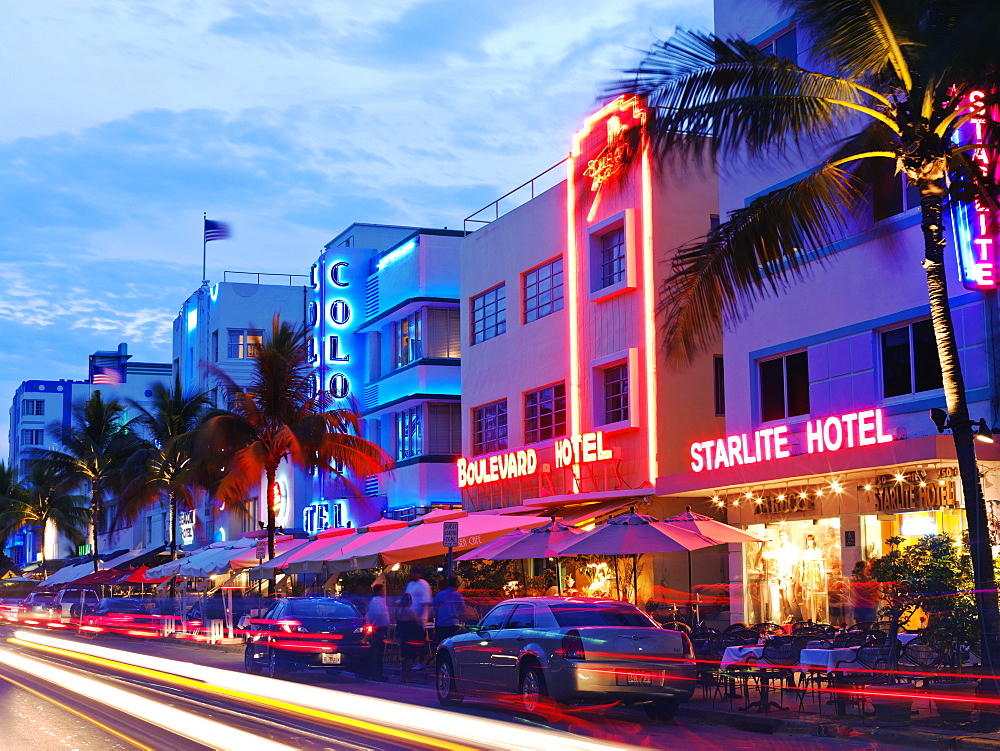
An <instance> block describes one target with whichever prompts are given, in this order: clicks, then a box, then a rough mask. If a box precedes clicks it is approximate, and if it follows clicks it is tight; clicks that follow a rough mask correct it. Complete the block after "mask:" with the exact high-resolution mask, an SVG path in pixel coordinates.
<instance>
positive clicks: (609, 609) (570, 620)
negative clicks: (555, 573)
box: [552, 602, 656, 628]
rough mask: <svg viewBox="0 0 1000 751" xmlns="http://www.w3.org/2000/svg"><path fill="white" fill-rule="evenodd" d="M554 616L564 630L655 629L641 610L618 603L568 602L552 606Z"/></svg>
mask: <svg viewBox="0 0 1000 751" xmlns="http://www.w3.org/2000/svg"><path fill="white" fill-rule="evenodd" d="M552 615H554V616H555V618H556V623H558V624H559V625H560V626H561V627H563V628H568V627H575V626H633V627H638V628H650V627H655V626H656V624H655V623H654V622H653V621H652V620H650V618H649V616H647V615H646V614H645V613H643V612H642V611H641V610H639V608H636V607H633V606H631V605H622V604H618V603H614V604H611V603H608V604H603V603H593V602H566V603H559V604H558V605H553V606H552Z"/></svg>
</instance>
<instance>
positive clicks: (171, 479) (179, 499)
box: [116, 375, 211, 560]
mask: <svg viewBox="0 0 1000 751" xmlns="http://www.w3.org/2000/svg"><path fill="white" fill-rule="evenodd" d="M152 392H153V395H152V397H151V401H152V404H151V406H150V408H149V409H147V408H146V407H145V406H144V405H142V404H140V403H139V402H137V401H135V400H133V399H129V400H128V404H129V406H130V407H132V408H133V409H135V410H136V411H137V412H138V416H137V417H135V419H134V420H133V421H132V423H133V424H134V425H136V426H137V427H140V428H142V429H143V430H144V432H145V434H146V437H147V439H148V440H146V441H144V442H143V443H142V444H141V445H140V446H139V447H138V448H137V449H136V450H135V452H134V453H132V454H131V455H130V456H129V457H128V459H127V460H126V462H125V463H124V465H123V466H122V468H121V472H120V474H119V477H120V484H119V505H118V509H117V517H116V518H121V519H126V520H128V521H134V520H135V518H136V517H137V516H138V515H139V513H140V512H141V511H142V510H143V509H144V508H146V507H148V506H150V505H151V504H153V503H155V502H157V501H158V500H160V499H161V498H162V497H163V495H164V494H165V495H166V496H167V499H168V501H169V504H170V558H171V560H173V559H175V558H176V557H177V513H178V508H179V506H180V505H181V504H183V505H184V507H185V508H190V507H191V504H192V492H191V491H192V487H193V486H194V484H195V477H194V466H193V449H194V438H193V432H192V431H194V429H195V428H196V427H198V424H199V422H200V421H201V419H202V416H203V414H204V412H205V410H206V409H207V408H208V407H209V406H211V402H210V401H209V399H208V396H207V395H206V394H192V393H188V392H185V391H184V389H183V388H182V387H181V380H180V375H175V376H174V382H173V386H172V387H169V386H167V385H166V384H165V383H156V384H154V385H153V387H152Z"/></svg>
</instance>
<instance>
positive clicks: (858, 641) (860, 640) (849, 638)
mask: <svg viewBox="0 0 1000 751" xmlns="http://www.w3.org/2000/svg"><path fill="white" fill-rule="evenodd" d="M867 638H868V637H867V636H866V632H864V631H842V632H841V633H839V634H835V635H834V637H833V648H834V649H845V648H847V647H860V646H861V645H862V644H864V643H865V641H866V639H867Z"/></svg>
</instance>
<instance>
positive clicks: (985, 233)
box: [950, 91, 1000, 289]
mask: <svg viewBox="0 0 1000 751" xmlns="http://www.w3.org/2000/svg"><path fill="white" fill-rule="evenodd" d="M985 96H986V93H985V92H983V91H971V92H969V95H968V96H967V97H966V102H967V103H968V111H967V114H969V115H972V116H971V117H970V118H969V119H968V120H967V121H966V122H965V123H964V124H963V125H962V126H961V127H960V128H958V130H957V132H956V134H955V140H956V141H957V142H958V143H960V144H981V143H983V140H984V135H985V134H984V129H985V125H986V106H985V105H984V104H983V99H984V98H985ZM972 161H973V163H974V164H975V165H976V166H977V167H978V168H979V170H980V172H982V174H983V175H987V176H988V175H990V174H991V173H992V172H993V171H994V170H995V168H996V165H995V164H994V161H993V159H992V158H991V156H990V154H989V153H988V152H987V151H986V149H984V148H974V149H973V150H972ZM950 207H951V219H952V226H953V227H954V230H955V249H956V252H957V253H958V265H959V273H960V274H961V276H962V284H963V285H964V286H965V287H966V288H967V289H996V287H997V283H998V277H1000V274H998V270H997V251H996V231H995V228H994V227H993V226H992V225H993V221H992V217H991V216H990V211H989V208H988V207H987V206H986V205H985V204H984V203H983V202H982V201H981V200H980V198H979V197H978V196H977V197H976V198H975V199H974V200H973V201H971V202H967V203H966V202H963V201H960V200H958V199H957V198H954V197H953V198H952V199H951V201H950Z"/></svg>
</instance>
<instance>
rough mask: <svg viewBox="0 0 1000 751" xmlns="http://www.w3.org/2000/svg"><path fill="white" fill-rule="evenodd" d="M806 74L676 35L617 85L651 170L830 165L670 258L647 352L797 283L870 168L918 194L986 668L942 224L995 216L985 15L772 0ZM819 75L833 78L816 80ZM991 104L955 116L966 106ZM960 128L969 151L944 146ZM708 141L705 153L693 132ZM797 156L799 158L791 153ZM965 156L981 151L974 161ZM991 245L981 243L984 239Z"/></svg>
mask: <svg viewBox="0 0 1000 751" xmlns="http://www.w3.org/2000/svg"><path fill="white" fill-rule="evenodd" d="M781 5H782V7H783V8H784V9H785V10H787V11H788V12H789V13H790V14H791V15H792V17H793V19H794V22H795V25H796V27H797V29H798V32H799V34H800V38H802V39H808V40H809V42H810V48H809V53H810V56H811V58H812V59H813V60H814V61H815V63H816V69H814V70H810V69H807V68H804V67H800V66H799V65H798V64H797V63H796V62H793V61H791V60H788V59H786V58H780V57H777V56H775V55H772V54H767V53H764V52H761V51H760V50H758V49H757V48H756V47H755V46H754V45H752V44H750V43H748V42H746V41H744V40H742V39H723V38H720V37H718V36H715V35H712V34H706V33H697V32H690V31H680V32H678V33H677V34H676V35H675V36H674V37H673V38H672V39H670V40H668V41H666V42H662V43H658V44H657V45H655V46H654V47H653V49H652V50H651V51H650V52H649V53H648V54H647V56H646V58H645V59H644V61H643V62H642V63H641V64H640V66H639V67H638V68H636V69H634V70H631V71H627V76H628V77H627V79H624V81H623V82H622V83H620V84H618V85H616V86H615V87H613V90H614V92H615V93H620V92H629V93H636V94H640V95H643V96H644V97H645V98H646V100H647V103H648V104H649V106H650V120H649V126H648V128H649V135H650V142H651V146H652V148H653V150H654V152H655V153H656V155H657V156H658V158H659V159H660V161H661V162H664V161H666V160H668V159H671V158H674V157H677V156H680V157H682V158H692V159H694V160H695V161H696V162H697V161H699V160H700V161H701V162H702V164H705V163H706V162H707V161H713V160H714V158H715V157H729V158H732V159H734V160H745V162H748V163H750V164H753V163H754V162H756V163H757V164H767V163H773V162H774V161H775V160H777V159H781V158H782V157H798V156H800V155H801V153H802V152H805V151H807V150H808V149H810V148H815V147H816V145H817V144H828V145H830V146H829V153H828V154H827V155H826V158H825V159H823V160H822V161H821V162H820V163H819V164H817V165H816V166H815V169H813V170H811V171H810V172H809V173H808V174H806V175H805V176H804V177H801V178H799V179H797V180H794V181H793V182H791V183H790V184H786V185H784V186H782V187H780V188H778V189H775V190H772V191H771V192H769V193H767V194H766V195H763V196H760V197H758V198H756V199H754V200H753V201H751V202H750V203H749V204H748V205H747V206H746V207H744V208H741V209H738V210H736V211H734V212H732V214H731V215H730V217H729V219H728V220H727V221H726V222H724V223H722V224H721V225H720V226H718V227H717V228H716V229H714V230H713V231H711V232H709V233H708V235H706V236H705V237H703V238H701V239H699V240H697V241H695V242H693V243H691V244H689V245H687V246H685V247H683V248H680V249H679V250H678V251H677V255H676V259H675V261H674V263H673V268H672V273H671V275H670V277H669V278H668V280H667V281H666V282H665V284H664V287H663V290H662V297H661V304H662V308H663V312H664V314H665V324H664V328H663V337H662V339H663V343H664V345H665V348H666V350H667V351H668V352H669V353H671V354H672V355H674V356H676V357H679V358H680V359H681V360H689V359H690V358H691V356H692V355H693V354H694V353H695V352H696V351H698V350H699V349H700V348H703V347H704V346H705V345H706V344H707V342H708V341H709V340H710V339H711V338H712V337H717V336H718V332H719V329H720V325H721V323H722V322H723V321H729V322H732V321H736V320H739V319H741V318H742V317H743V316H745V315H746V314H747V313H748V312H749V311H750V309H751V308H752V307H753V303H754V302H755V301H756V300H758V299H760V298H762V297H765V296H767V295H768V294H776V293H779V292H780V291H781V290H782V289H784V288H785V287H786V286H787V283H788V282H790V281H793V280H796V279H799V278H801V277H802V276H804V275H806V274H808V273H809V272H810V271H811V270H812V268H811V265H810V262H811V261H814V260H816V259H817V258H818V256H819V253H818V252H819V251H820V249H822V248H823V247H824V246H826V245H828V244H829V243H831V242H833V241H834V240H836V239H839V237H842V236H843V233H844V232H845V230H846V229H847V228H848V227H849V226H850V223H851V221H852V220H853V221H857V216H856V215H855V214H854V212H855V211H856V210H857V209H858V208H859V207H861V206H867V205H868V204H867V202H866V200H865V199H866V198H867V197H868V196H870V195H871V193H872V175H873V172H874V169H873V167H877V165H874V164H873V163H877V162H880V161H881V163H882V164H883V165H885V166H887V167H889V168H890V169H892V168H895V169H896V170H898V171H901V172H903V173H905V175H906V178H907V180H908V182H909V184H910V185H912V186H914V187H915V188H916V189H917V190H918V191H919V193H920V211H921V228H922V230H923V238H924V243H923V257H922V258H921V259H920V260H921V262H922V264H923V267H924V269H925V270H926V276H927V290H928V294H929V298H930V308H931V320H932V323H933V328H934V334H935V338H936V341H937V351H938V356H939V359H940V365H941V371H942V378H943V383H944V393H945V399H946V403H947V410H948V419H949V425H950V427H951V429H952V434H953V437H954V441H955V447H956V452H957V457H958V465H959V473H960V476H961V478H962V488H963V493H964V496H965V499H964V500H965V508H966V516H967V522H968V527H969V538H970V544H971V552H972V560H973V568H974V572H975V590H976V600H977V608H978V611H979V621H980V632H981V636H982V650H983V652H982V656H983V661H984V664H985V665H991V666H992V665H996V664H997V661H998V660H1000V609H998V601H997V591H996V581H995V578H994V572H993V558H992V554H991V549H990V537H989V532H988V530H989V526H988V524H987V516H986V508H985V503H984V501H983V495H982V489H981V487H980V482H979V475H978V472H977V466H976V454H975V447H974V444H973V423H972V421H971V420H970V418H969V411H968V404H967V400H966V394H965V385H964V381H963V378H962V371H961V367H960V364H959V358H958V349H957V347H956V342H955V330H954V326H953V324H952V317H951V310H950V308H949V304H948V292H947V284H946V277H945V267H944V248H945V243H946V240H945V235H944V222H943V209H944V206H945V201H946V198H947V197H948V196H949V188H950V187H951V196H952V197H951V200H962V201H970V200H973V199H978V200H979V201H980V202H982V204H985V205H989V206H990V207H992V208H994V209H996V208H997V202H996V198H995V195H996V183H995V182H994V179H993V174H992V173H990V174H987V170H986V169H983V168H980V167H979V166H978V164H977V161H976V158H977V157H978V158H981V157H982V155H983V154H987V155H988V154H995V153H996V152H995V149H997V144H998V143H1000V137H998V130H1000V129H998V125H997V123H996V122H995V117H994V113H995V110H994V107H993V105H995V104H996V102H997V96H996V94H995V93H994V92H997V91H1000V86H998V84H1000V47H998V46H997V45H996V39H995V34H996V29H997V28H998V24H1000V4H998V3H996V2H995V1H994V0H969V1H968V2H963V3H956V2H953V0H918V2H911V1H910V0H784V2H782V3H781ZM829 71H834V72H832V73H831V72H829ZM977 89H978V90H981V91H985V92H990V93H989V94H988V95H987V96H986V97H985V99H984V100H983V101H984V105H985V106H983V107H981V108H978V109H977V110H976V111H972V110H971V109H970V104H969V102H970V99H969V95H970V94H971V93H972V92H973V91H975V90H977ZM973 116H976V117H977V118H981V119H982V120H983V122H982V123H981V124H980V125H981V128H980V132H979V134H978V135H979V138H978V142H977V143H972V144H968V143H967V144H964V145H960V144H959V143H958V142H957V141H956V134H957V132H958V130H959V129H960V128H962V127H963V126H965V125H967V124H968V123H969V122H970V120H971V118H972V117H973ZM707 133H711V138H705V137H704V134H707ZM800 147H801V149H802V151H800V150H799V149H800ZM974 149H979V150H977V151H973V150H974ZM994 234H995V232H994Z"/></svg>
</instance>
